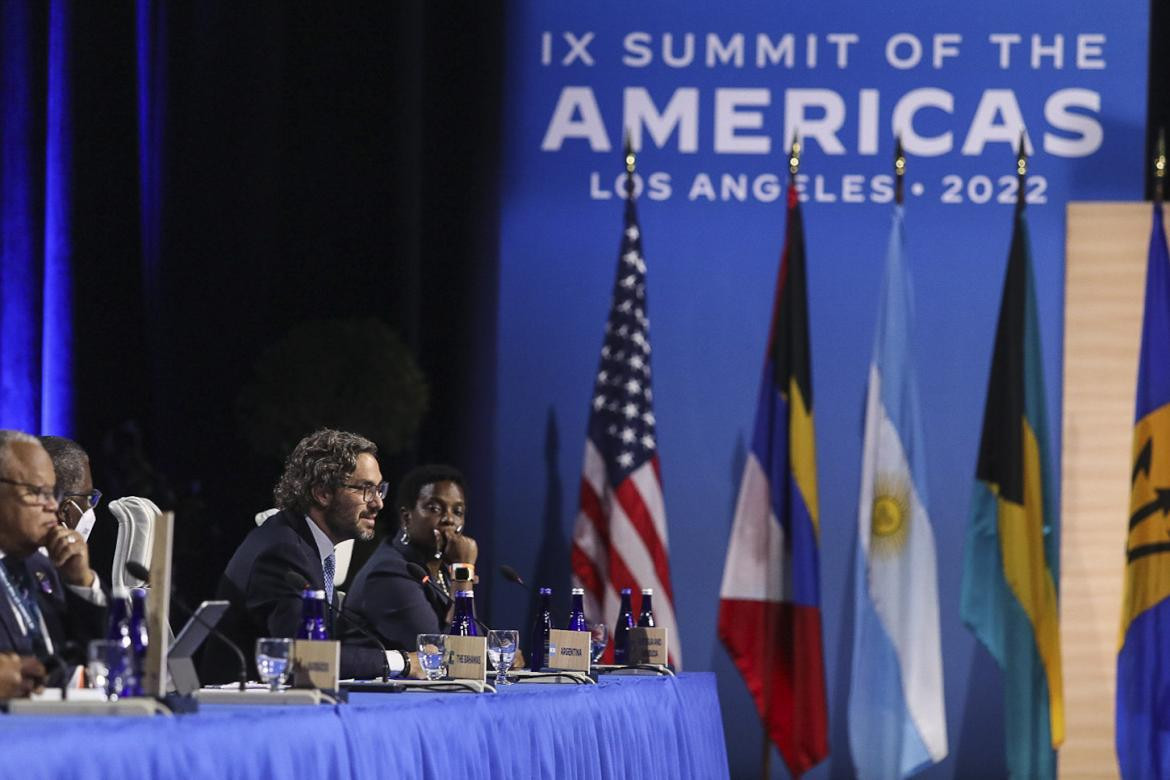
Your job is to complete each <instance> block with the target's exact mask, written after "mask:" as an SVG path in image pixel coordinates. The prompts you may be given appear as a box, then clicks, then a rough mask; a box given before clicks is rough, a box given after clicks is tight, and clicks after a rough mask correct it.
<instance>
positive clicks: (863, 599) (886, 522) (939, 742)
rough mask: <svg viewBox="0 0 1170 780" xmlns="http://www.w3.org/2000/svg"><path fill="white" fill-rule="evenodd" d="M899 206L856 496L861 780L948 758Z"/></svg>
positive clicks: (852, 723) (856, 722) (853, 733)
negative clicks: (857, 494)
mask: <svg viewBox="0 0 1170 780" xmlns="http://www.w3.org/2000/svg"><path fill="white" fill-rule="evenodd" d="M904 242H905V240H904V237H903V227H902V207H901V206H896V207H895V209H894V225H893V230H892V231H891V233H890V245H889V249H888V251H887V253H886V275H885V281H884V284H883V289H882V296H881V299H880V301H879V304H878V305H879V308H878V322H877V336H876V338H875V339H874V350H873V362H872V363H870V366H869V392H868V394H867V397H866V407H865V443H864V445H863V450H862V463H861V496H860V498H859V500H858V504H859V506H858V513H857V515H858V516H857V520H858V529H857V531H858V537H859V538H858V545H857V562H856V565H857V570H856V578H855V579H856V582H857V588H856V594H855V595H856V602H855V603H856V608H855V610H854V612H855V616H856V617H855V622H854V629H853V632H854V633H853V680H852V684H851V686H850V690H849V746H850V748H852V752H853V761H854V764H855V765H856V767H857V776H858V777H860V778H902V777H906V776H907V775H910V774H913V773H914V772H916V771H917V770H919V769H921V768H923V767H925V766H927V765H929V764H933V763H936V762H938V761H941V760H942V759H943V758H945V757H946V755H947V728H946V714H945V710H944V707H943V679H942V656H941V653H940V651H939V629H938V581H937V575H936V567H935V555H934V532H933V530H932V529H931V525H930V517H929V516H928V515H927V510H926V505H927V501H926V452H925V449H924V447H923V435H922V422H921V419H920V417H919V412H918V386H917V383H916V380H915V377H914V367H913V364H912V362H911V360H910V355H909V349H910V314H911V308H910V307H911V296H910V280H909V276H908V275H907V271H906V268H905V261H904V258H903V255H904Z"/></svg>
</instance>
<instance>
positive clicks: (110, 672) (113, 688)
mask: <svg viewBox="0 0 1170 780" xmlns="http://www.w3.org/2000/svg"><path fill="white" fill-rule="evenodd" d="M132 659H133V655H132V652H131V650H130V644H129V641H128V640H127V641H126V642H123V641H122V640H121V639H95V640H93V641H92V642H90V643H89V648H88V651H87V654H86V659H85V660H86V663H85V671H86V674H87V676H88V677H89V687H90V688H96V689H98V690H101V691H104V692H105V694H106V699H107V700H109V701H117V700H118V697H119V696H121V695H122V691H123V689H124V688H125V687H126V683H127V681H128V678H129V677H130V675H131V674H133V667H132V666H131V663H132Z"/></svg>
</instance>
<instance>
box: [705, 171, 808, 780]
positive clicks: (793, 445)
mask: <svg viewBox="0 0 1170 780" xmlns="http://www.w3.org/2000/svg"><path fill="white" fill-rule="evenodd" d="M786 229H787V234H786V236H785V242H784V255H783V259H782V260H781V263H780V276H779V279H777V283H776V297H775V301H774V304H773V310H772V327H771V330H770V331H769V337H768V351H767V354H766V355H765V358H764V376H763V380H762V381H761V382H760V395H759V401H758V404H757V406H756V424H755V431H754V433H753V435H752V448H751V452H749V453H748V458H747V464H746V465H745V466H744V473H743V481H742V482H741V483H740V487H739V499H738V501H737V503H736V507H735V520H734V521H733V523H732V527H731V541H730V542H729V543H728V546H727V559H726V563H725V564H724V567H723V583H722V585H721V587H720V589H719V598H720V602H719V637H720V638H721V639H722V640H723V643H724V644H725V645H726V646H727V651H728V653H730V655H731V658H732V660H734V661H735V665H736V666H737V667H739V671H740V674H742V675H743V679H744V682H745V683H747V687H748V690H749V691H751V694H752V698H754V699H755V702H756V709H757V710H759V713H760V718H761V720H763V722H764V728H765V730H766V732H767V734H768V736H769V737H770V738H771V740H772V741H773V742H774V743H775V744H776V747H777V748H779V750H780V755H781V756H783V757H784V763H785V764H787V765H788V771H789V772H790V773H791V774H792V775H794V776H799V775H802V774H804V773H805V772H806V771H807V770H809V769H810V768H812V767H813V766H814V765H816V764H817V763H819V762H820V761H821V760H822V759H823V758H824V757H825V756H827V755H828V754H829V742H828V708H827V706H826V701H825V661H824V651H823V649H822V643H821V596H820V564H819V559H820V554H819V550H818V544H819V542H818V537H819V530H818V525H817V517H818V514H817V468H816V442H815V436H814V431H813V393H812V371H811V361H810V359H809V358H810V355H809V336H808V334H809V331H808V290H807V285H806V282H805V262H804V227H803V223H802V222H801V218H800V202H799V200H798V199H797V193H796V188H795V187H794V186H792V185H789V187H788V223H787V228H786Z"/></svg>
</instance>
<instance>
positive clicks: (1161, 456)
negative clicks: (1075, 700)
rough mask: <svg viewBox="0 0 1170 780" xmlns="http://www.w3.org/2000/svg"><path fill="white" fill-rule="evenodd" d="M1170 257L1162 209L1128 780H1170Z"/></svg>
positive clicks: (1136, 548) (1147, 387)
mask: <svg viewBox="0 0 1170 780" xmlns="http://www.w3.org/2000/svg"><path fill="white" fill-rule="evenodd" d="M1168 263H1170V256H1168V255H1167V251H1166V233H1165V229H1164V228H1163V226H1162V205H1161V204H1160V203H1156V204H1155V205H1154V227H1153V231H1152V233H1151V234H1150V252H1149V261H1148V268H1147V271H1146V306H1145V314H1144V317H1143V321H1142V347H1141V359H1140V362H1139V365H1138V380H1137V404H1136V406H1137V411H1136V414H1135V418H1136V419H1135V424H1134V431H1133V471H1132V476H1131V481H1130V497H1129V538H1128V540H1127V542H1126V550H1125V557H1126V566H1125V597H1124V600H1123V602H1122V609H1121V647H1120V650H1119V651H1118V653H1117V710H1116V720H1117V723H1116V728H1117V734H1116V746H1117V762H1118V764H1119V765H1120V766H1121V774H1122V776H1123V777H1126V778H1145V777H1170V599H1168V598H1167V596H1170V534H1168V533H1167V529H1168V527H1170V269H1168V267H1167V264H1168Z"/></svg>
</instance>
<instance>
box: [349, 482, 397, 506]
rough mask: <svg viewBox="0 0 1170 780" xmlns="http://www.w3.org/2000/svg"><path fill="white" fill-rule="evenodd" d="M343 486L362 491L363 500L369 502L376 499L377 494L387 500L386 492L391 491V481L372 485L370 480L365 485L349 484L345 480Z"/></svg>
mask: <svg viewBox="0 0 1170 780" xmlns="http://www.w3.org/2000/svg"><path fill="white" fill-rule="evenodd" d="M341 486H342V487H345V488H349V489H350V490H360V491H362V501H365V502H366V503H367V504H368V503H369V502H371V501H373V500H374V496H375V495H376V496H378V498H380V499H382V500H385V499H386V494H387V493H389V492H390V483H389V482H379V483H378V484H377V485H371V484H370V483H368V482H367V483H366V484H364V485H349V484H346V483H344V482H343V483H341Z"/></svg>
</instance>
